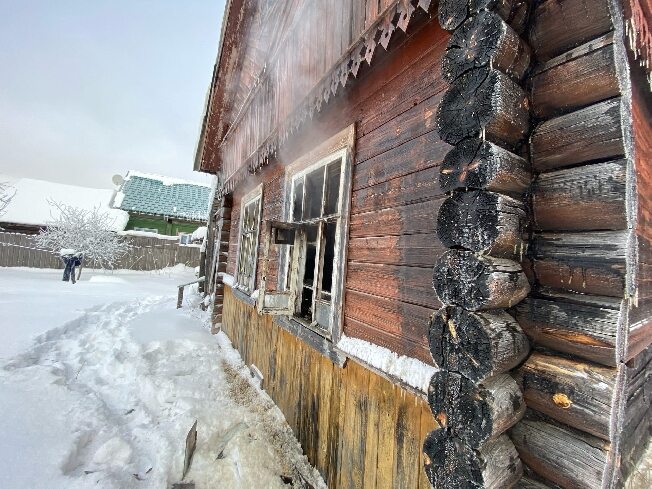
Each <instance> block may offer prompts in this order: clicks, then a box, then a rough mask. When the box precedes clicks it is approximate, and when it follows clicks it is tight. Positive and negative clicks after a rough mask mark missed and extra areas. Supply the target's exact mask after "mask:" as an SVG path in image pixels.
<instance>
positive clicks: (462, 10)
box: [437, 0, 469, 31]
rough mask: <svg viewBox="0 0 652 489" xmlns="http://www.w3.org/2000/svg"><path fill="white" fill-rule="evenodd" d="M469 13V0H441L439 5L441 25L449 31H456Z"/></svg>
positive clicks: (438, 13) (438, 12) (438, 14)
mask: <svg viewBox="0 0 652 489" xmlns="http://www.w3.org/2000/svg"><path fill="white" fill-rule="evenodd" d="M468 15H469V7H468V1H467V0H440V1H439V6H438V7H437V16H438V18H439V25H440V26H441V27H442V29H444V30H447V31H454V30H455V29H457V28H458V27H459V26H460V25H461V24H462V22H464V21H465V20H466V18H467V17H468Z"/></svg>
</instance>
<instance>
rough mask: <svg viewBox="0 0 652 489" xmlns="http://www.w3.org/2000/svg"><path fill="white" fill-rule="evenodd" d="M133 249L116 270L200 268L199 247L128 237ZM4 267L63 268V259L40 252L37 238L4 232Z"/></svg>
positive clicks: (0, 249)
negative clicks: (184, 266)
mask: <svg viewBox="0 0 652 489" xmlns="http://www.w3.org/2000/svg"><path fill="white" fill-rule="evenodd" d="M125 239H126V240H127V242H129V244H130V245H131V246H132V247H131V249H130V250H129V252H128V253H127V254H126V255H125V256H123V257H122V258H121V259H120V260H118V263H117V264H116V266H115V267H114V268H115V269H129V270H158V269H160V268H164V267H171V266H174V265H177V264H179V263H182V264H184V265H187V266H189V267H196V266H198V265H199V247H198V246H180V245H179V243H178V242H177V241H173V240H167V239H158V238H150V237H146V236H125ZM0 267H31V268H63V263H62V262H61V260H60V259H59V257H58V256H57V255H55V254H53V253H51V252H49V251H46V250H42V249H39V248H38V246H37V245H36V243H35V242H34V236H33V235H28V234H18V233H6V232H0Z"/></svg>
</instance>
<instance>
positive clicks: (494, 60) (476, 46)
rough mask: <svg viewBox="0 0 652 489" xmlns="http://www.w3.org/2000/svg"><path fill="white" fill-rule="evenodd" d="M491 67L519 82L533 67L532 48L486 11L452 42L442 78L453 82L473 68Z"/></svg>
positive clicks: (491, 13) (497, 17) (465, 25)
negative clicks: (529, 68) (531, 63)
mask: <svg viewBox="0 0 652 489" xmlns="http://www.w3.org/2000/svg"><path fill="white" fill-rule="evenodd" d="M489 65H491V66H492V67H493V68H495V69H498V70H500V71H502V72H503V73H505V74H506V75H507V76H509V77H510V78H512V79H513V80H515V81H519V80H521V78H523V75H524V74H525V72H526V70H527V68H528V67H529V65H530V48H529V47H528V46H527V44H525V43H524V42H523V41H522V40H521V38H520V37H519V36H518V34H517V33H516V32H515V31H514V30H513V29H512V28H511V27H510V26H509V25H507V24H506V23H505V22H504V21H503V20H502V19H501V18H500V17H499V16H498V15H496V14H495V13H493V12H488V11H482V12H480V13H479V14H477V15H475V16H474V17H471V18H470V19H468V20H466V21H465V22H464V23H463V24H462V25H461V26H460V27H459V28H458V29H457V30H455V32H454V34H453V36H452V37H451V38H450V40H449V41H448V46H447V48H446V54H445V55H444V57H443V59H442V75H443V77H444V79H445V80H446V81H448V82H453V81H455V80H456V79H457V78H459V77H460V76H461V75H462V74H463V73H465V72H467V71H469V70H471V69H473V68H478V67H482V66H489Z"/></svg>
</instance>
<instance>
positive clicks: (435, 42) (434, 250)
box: [227, 21, 450, 363]
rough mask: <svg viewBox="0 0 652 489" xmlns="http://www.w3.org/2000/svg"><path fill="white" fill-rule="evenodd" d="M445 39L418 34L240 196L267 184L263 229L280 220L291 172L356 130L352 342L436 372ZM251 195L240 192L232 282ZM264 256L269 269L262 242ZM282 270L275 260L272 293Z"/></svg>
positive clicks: (347, 323) (348, 316)
mask: <svg viewBox="0 0 652 489" xmlns="http://www.w3.org/2000/svg"><path fill="white" fill-rule="evenodd" d="M447 39H448V34H447V33H445V32H444V31H442V30H441V29H440V28H439V26H438V25H437V22H436V21H434V22H429V23H428V24H426V25H425V26H424V27H422V28H421V29H419V30H417V31H416V32H414V33H413V34H412V35H411V36H410V37H408V38H406V39H405V40H404V41H403V43H402V44H401V45H400V46H397V47H396V48H395V49H394V50H393V51H392V52H391V53H390V54H389V55H388V57H387V58H386V59H385V60H383V61H382V62H379V63H378V64H376V65H374V67H373V68H372V70H370V71H369V72H368V73H367V75H366V76H365V77H363V78H361V79H360V80H359V81H357V82H356V83H355V84H353V85H351V86H350V89H347V90H348V92H347V93H346V94H345V95H344V96H342V97H340V98H338V99H337V100H335V101H333V102H332V105H331V106H330V107H329V108H328V109H326V110H324V111H323V113H321V114H320V115H319V116H318V117H316V118H315V120H314V122H313V124H311V125H310V127H306V128H305V129H304V130H303V131H302V132H300V133H299V134H298V135H297V136H296V137H295V138H294V139H293V141H291V142H290V143H289V144H288V146H287V148H285V149H284V151H283V153H282V155H281V156H280V157H279V161H277V162H274V163H272V164H270V165H269V166H267V167H266V168H265V169H264V170H263V171H262V172H260V173H259V175H258V176H256V177H250V181H248V182H247V185H243V186H242V187H246V188H252V187H251V185H254V184H257V183H258V182H260V181H262V182H263V183H264V188H263V219H272V218H273V219H278V218H281V217H282V215H281V211H282V204H283V185H284V178H283V167H284V165H286V164H288V163H290V162H292V161H293V160H294V159H296V158H298V157H299V156H301V155H302V154H304V153H305V152H307V151H309V150H311V149H313V148H314V147H315V146H317V145H318V144H319V143H320V142H322V141H324V140H325V139H327V138H328V137H330V136H332V135H334V134H336V133H337V132H338V131H340V130H342V129H343V128H345V127H347V126H348V125H350V124H351V123H355V124H356V148H355V158H354V167H353V185H352V187H353V193H352V202H351V221H350V234H349V242H348V263H347V276H346V281H345V287H346V291H345V310H344V315H345V318H344V332H345V334H347V335H349V336H353V337H358V338H362V339H365V340H367V341H370V342H372V343H375V344H378V345H381V346H384V347H386V348H389V349H391V350H392V351H395V352H397V353H399V354H401V355H408V356H412V357H416V358H419V359H420V360H422V361H424V362H429V363H431V362H432V359H431V357H430V354H429V351H428V346H427V339H426V335H427V327H428V318H429V316H430V315H431V314H432V313H433V312H434V311H435V310H436V309H437V308H438V307H439V303H438V301H437V299H436V297H435V294H434V291H433V290H432V287H431V282H432V268H433V266H434V264H435V261H436V260H437V258H438V257H439V256H440V254H441V253H442V252H443V248H442V246H441V244H440V243H439V240H438V239H437V236H436V234H435V222H436V216H437V210H438V208H439V204H440V203H441V201H442V200H443V193H442V191H441V189H440V188H439V183H438V182H439V180H438V176H439V164H440V163H441V161H442V159H443V157H444V155H445V154H446V152H447V151H448V150H449V149H450V146H449V145H447V144H446V143H444V142H442V141H441V140H440V139H439V136H438V135H437V133H436V131H434V130H433V129H434V118H435V112H436V109H437V105H438V103H439V100H440V98H441V94H442V92H443V90H444V88H445V86H446V84H445V83H444V82H443V81H442V79H441V73H440V62H441V57H442V55H443V52H444V50H445V47H446V42H447ZM244 193H245V188H242V189H236V191H235V192H234V207H233V217H232V219H233V224H234V225H233V227H232V228H231V237H230V243H231V246H230V249H229V267H228V268H227V272H228V273H231V274H233V272H234V270H235V260H236V254H237V232H238V226H237V218H238V216H237V213H238V212H239V205H238V204H237V202H238V201H239V198H240V197H241V196H242V195H243V194H244ZM259 249H260V251H259V257H260V258H261V259H262V240H261V244H260V247H259ZM258 268H259V270H260V269H261V268H262V266H261V264H260V263H259V267H258ZM277 268H278V254H277V253H276V251H275V250H273V253H272V257H271V263H270V270H271V271H272V272H271V280H268V283H269V282H270V281H271V282H274V273H275V271H276V269H277Z"/></svg>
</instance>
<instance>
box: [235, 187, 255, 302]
mask: <svg viewBox="0 0 652 489" xmlns="http://www.w3.org/2000/svg"><path fill="white" fill-rule="evenodd" d="M260 203H261V193H260V191H259V190H257V191H255V192H254V195H251V194H250V195H249V196H248V198H245V199H243V201H242V205H241V208H240V232H239V242H238V264H237V267H236V277H235V279H236V280H235V282H236V287H238V288H239V289H241V290H243V291H244V292H246V293H247V294H251V293H252V292H253V290H254V285H255V281H256V261H257V259H258V237H259V234H260Z"/></svg>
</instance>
